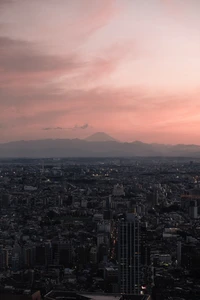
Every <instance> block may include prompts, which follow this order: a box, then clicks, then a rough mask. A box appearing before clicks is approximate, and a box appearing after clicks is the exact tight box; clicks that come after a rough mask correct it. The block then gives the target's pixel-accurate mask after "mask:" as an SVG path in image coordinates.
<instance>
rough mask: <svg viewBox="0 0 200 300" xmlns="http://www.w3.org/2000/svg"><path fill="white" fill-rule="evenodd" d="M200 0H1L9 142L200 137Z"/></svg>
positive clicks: (0, 53)
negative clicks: (100, 137)
mask: <svg viewBox="0 0 200 300" xmlns="http://www.w3.org/2000/svg"><path fill="white" fill-rule="evenodd" d="M199 32H200V1H199V0H148V1H147V0H134V1H133V0H0V142H7V141H12V140H21V139H25V140H26V139H41V138H84V137H86V136H88V135H90V134H92V133H94V132H97V131H105V132H106V133H108V134H110V135H112V136H113V137H115V138H117V139H119V140H121V141H134V140H141V141H144V142H158V143H173V144H174V143H196V144H200V99H199V95H200V55H199V53H200V35H199Z"/></svg>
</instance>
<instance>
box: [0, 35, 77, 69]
mask: <svg viewBox="0 0 200 300" xmlns="http://www.w3.org/2000/svg"><path fill="white" fill-rule="evenodd" d="M0 66H1V70H2V71H3V72H17V73H21V72H32V73H35V72H50V71H56V70H72V69H75V68H78V67H79V66H80V64H79V63H78V61H77V58H76V56H75V55H68V56H66V57H60V56H54V55H45V54H43V53H42V52H41V51H39V49H37V46H36V45H35V44H33V43H30V42H26V41H21V40H14V39H11V38H8V37H0Z"/></svg>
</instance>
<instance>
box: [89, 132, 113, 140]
mask: <svg viewBox="0 0 200 300" xmlns="http://www.w3.org/2000/svg"><path fill="white" fill-rule="evenodd" d="M85 141H88V142H110V141H113V142H114V141H115V142H116V140H115V139H114V138H113V137H111V136H110V135H108V134H107V133H105V132H96V133H94V134H92V135H90V136H88V137H87V138H86V139H85Z"/></svg>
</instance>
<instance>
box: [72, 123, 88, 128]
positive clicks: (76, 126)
mask: <svg viewBox="0 0 200 300" xmlns="http://www.w3.org/2000/svg"><path fill="white" fill-rule="evenodd" d="M88 127H89V125H88V124H87V123H86V124H83V125H81V126H78V125H75V126H74V128H73V129H87V128H88Z"/></svg>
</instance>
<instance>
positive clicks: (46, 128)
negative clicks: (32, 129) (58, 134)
mask: <svg viewBox="0 0 200 300" xmlns="http://www.w3.org/2000/svg"><path fill="white" fill-rule="evenodd" d="M88 127H89V124H87V123H85V124H83V125H81V126H78V125H74V126H73V127H67V128H65V127H45V128H43V130H46V131H47V130H77V129H87V128H88Z"/></svg>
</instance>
